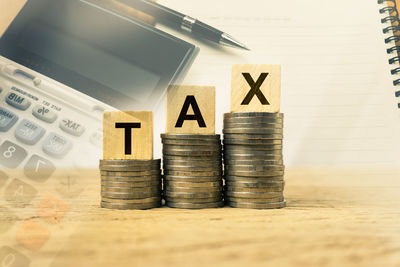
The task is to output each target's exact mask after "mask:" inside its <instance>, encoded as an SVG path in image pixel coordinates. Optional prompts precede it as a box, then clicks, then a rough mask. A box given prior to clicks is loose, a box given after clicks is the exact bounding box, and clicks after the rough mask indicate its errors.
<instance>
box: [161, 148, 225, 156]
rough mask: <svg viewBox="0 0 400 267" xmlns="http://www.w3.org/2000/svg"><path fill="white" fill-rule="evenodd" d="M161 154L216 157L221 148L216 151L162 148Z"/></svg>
mask: <svg viewBox="0 0 400 267" xmlns="http://www.w3.org/2000/svg"><path fill="white" fill-rule="evenodd" d="M162 152H163V155H171V156H187V157H197V156H199V157H218V156H219V155H220V154H221V150H217V151H196V150H192V151H188V150H178V149H164V148H163V150H162Z"/></svg>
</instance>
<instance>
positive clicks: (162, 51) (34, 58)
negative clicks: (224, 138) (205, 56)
mask: <svg viewBox="0 0 400 267" xmlns="http://www.w3.org/2000/svg"><path fill="white" fill-rule="evenodd" d="M195 51H196V49H195V47H194V46H193V45H191V44H189V43H186V42H184V41H182V40H180V39H177V38H175V37H173V36H170V35H168V34H166V33H164V32H161V31H159V30H157V29H155V28H153V27H150V26H146V25H144V24H142V23H140V22H137V21H134V20H131V19H127V18H124V17H122V16H119V15H118V14H115V13H112V12H110V11H109V10H105V9H103V8H101V7H98V6H96V5H93V4H91V3H88V2H85V1H79V0H30V1H28V3H27V4H26V5H25V7H24V8H23V9H22V10H21V12H20V14H19V15H18V16H17V17H16V19H15V20H14V21H13V23H12V24H11V26H10V27H9V28H8V30H7V31H6V33H5V34H4V35H3V36H2V38H1V40H0V52H1V54H2V55H3V56H5V57H7V58H9V59H11V60H14V61H16V62H18V63H20V64H22V65H25V66H27V67H29V68H31V69H34V70H36V71H38V72H40V73H42V74H44V75H46V76H48V77H50V78H53V79H55V80H57V81H59V82H61V83H63V84H66V85H68V86H70V87H72V88H74V89H76V90H78V91H80V92H82V93H85V94H87V95H89V96H91V97H94V98H96V99H98V100H100V101H102V102H104V103H107V104H109V105H111V106H114V107H116V108H120V109H137V108H152V106H153V105H154V103H156V102H157V100H158V99H159V97H160V96H161V95H162V93H163V91H164V90H165V89H166V87H167V86H168V84H170V83H173V82H175V81H176V80H177V79H178V78H179V75H180V74H182V73H183V72H184V71H185V69H186V68H187V66H188V65H190V64H191V62H192V60H193V58H194V57H195V54H196V52H195Z"/></svg>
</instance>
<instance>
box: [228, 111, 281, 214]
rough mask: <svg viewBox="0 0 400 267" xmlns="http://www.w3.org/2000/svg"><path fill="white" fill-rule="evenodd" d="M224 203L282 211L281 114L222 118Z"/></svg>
mask: <svg viewBox="0 0 400 267" xmlns="http://www.w3.org/2000/svg"><path fill="white" fill-rule="evenodd" d="M223 133H224V140H223V144H224V167H225V186H226V188H225V201H226V203H227V205H229V206H231V207H237V208H254V209H271V208H283V207H285V206H286V201H285V200H284V197H283V189H284V185H285V182H284V179H283V178H284V169H285V166H284V165H283V157H282V139H283V114H282V113H268V112H233V113H225V114H224V127H223Z"/></svg>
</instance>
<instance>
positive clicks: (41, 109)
mask: <svg viewBox="0 0 400 267" xmlns="http://www.w3.org/2000/svg"><path fill="white" fill-rule="evenodd" d="M32 115H33V116H35V117H36V118H38V119H39V120H42V121H45V122H48V123H52V122H54V121H55V120H56V119H57V114H56V113H55V112H54V111H52V110H50V109H49V108H46V107H45V106H41V105H35V106H34V107H33V109H32Z"/></svg>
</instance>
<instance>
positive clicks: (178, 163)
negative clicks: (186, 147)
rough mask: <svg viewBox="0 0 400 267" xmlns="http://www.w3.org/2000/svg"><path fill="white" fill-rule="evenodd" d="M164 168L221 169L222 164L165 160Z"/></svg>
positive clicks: (218, 162)
mask: <svg viewBox="0 0 400 267" xmlns="http://www.w3.org/2000/svg"><path fill="white" fill-rule="evenodd" d="M163 165H164V166H166V165H167V166H168V165H171V166H174V165H175V166H190V167H221V166H222V162H221V161H220V160H215V159H212V160H203V161H199V160H196V161H193V160H190V159H188V160H163Z"/></svg>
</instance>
